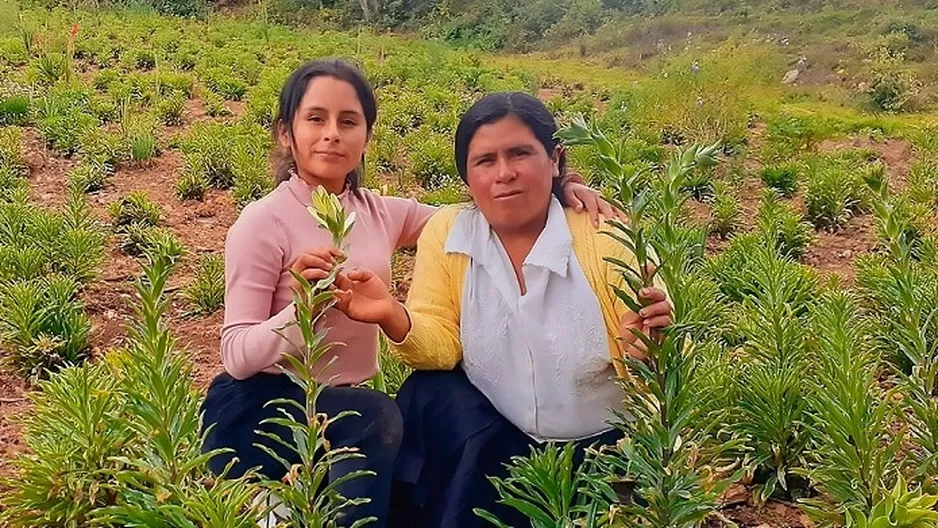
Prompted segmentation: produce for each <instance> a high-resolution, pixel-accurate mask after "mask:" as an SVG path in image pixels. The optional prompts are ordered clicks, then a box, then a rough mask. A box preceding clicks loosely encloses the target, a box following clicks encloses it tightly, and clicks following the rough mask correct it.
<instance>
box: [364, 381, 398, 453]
mask: <svg viewBox="0 0 938 528" xmlns="http://www.w3.org/2000/svg"><path fill="white" fill-rule="evenodd" d="M368 394H369V397H368V399H369V401H368V402H367V404H366V405H365V407H366V408H367V409H368V413H369V414H371V416H369V418H370V419H371V420H373V421H374V424H375V428H374V434H375V437H376V438H377V440H378V441H379V442H380V443H381V445H382V446H386V447H394V448H396V447H397V446H399V445H400V443H401V439H402V438H403V436H404V418H403V417H402V416H401V409H400V407H398V406H397V402H395V401H394V400H392V399H391V397H390V396H388V395H387V394H384V393H383V392H370V393H368ZM359 412H361V411H359ZM362 414H364V412H363V413H362Z"/></svg>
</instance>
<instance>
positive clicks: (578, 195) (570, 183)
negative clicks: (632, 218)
mask: <svg viewBox="0 0 938 528" xmlns="http://www.w3.org/2000/svg"><path fill="white" fill-rule="evenodd" d="M585 183H586V182H585V181H584V180H583V178H582V177H581V176H580V175H579V174H577V173H575V172H571V173H569V174H567V175H566V176H565V177H564V180H563V199H564V202H566V204H567V205H569V206H570V207H572V208H573V210H574V211H578V212H582V211H583V210H584V209H585V210H586V212H587V213H588V214H589V215H590V220H592V222H593V225H594V226H595V227H599V222H600V220H602V219H603V218H621V217H622V216H621V215H622V212H621V211H619V210H618V209H616V208H614V207H613V206H612V205H611V204H610V203H609V202H607V201H606V199H605V198H603V195H602V194H601V193H599V192H598V191H595V190H593V189H591V188H589V187H587V186H586V185H585Z"/></svg>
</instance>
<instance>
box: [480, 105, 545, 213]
mask: <svg viewBox="0 0 938 528" xmlns="http://www.w3.org/2000/svg"><path fill="white" fill-rule="evenodd" d="M557 159H558V156H557V153H556V152H552V153H550V154H548V152H547V151H546V150H545V149H544V145H542V144H541V142H540V141H538V139H537V137H535V136H534V133H533V132H532V131H531V129H530V128H528V126H527V125H525V124H524V122H523V121H521V120H520V119H518V118H517V117H515V116H507V117H504V118H502V119H500V120H498V121H496V122H494V123H490V124H487V125H482V126H481V127H479V128H478V130H476V133H475V135H474V136H473V137H472V139H471V140H470V141H469V155H468V156H467V158H466V171H467V178H466V179H467V181H468V184H469V195H470V196H471V197H472V199H473V201H475V203H476V205H477V206H478V207H479V209H480V210H481V211H482V214H483V215H485V218H486V220H488V222H489V225H491V226H492V227H493V228H495V229H496V230H518V229H523V228H526V227H533V226H535V225H537V224H538V223H543V222H544V219H546V218H547V207H548V206H549V204H550V194H551V184H552V181H553V178H554V177H555V176H557V175H558V166H557ZM539 227H543V226H539Z"/></svg>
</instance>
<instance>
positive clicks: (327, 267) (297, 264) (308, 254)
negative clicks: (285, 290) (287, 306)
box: [290, 247, 345, 291]
mask: <svg viewBox="0 0 938 528" xmlns="http://www.w3.org/2000/svg"><path fill="white" fill-rule="evenodd" d="M343 256H345V254H344V253H342V251H341V250H338V249H336V248H334V247H316V248H312V249H310V250H308V251H304V252H303V253H301V254H300V256H298V257H296V260H294V261H293V264H291V265H290V269H291V270H293V271H295V272H296V273H298V274H300V275H301V276H302V277H303V278H304V279H306V280H308V281H309V282H315V281H318V280H322V279H325V278H326V277H328V276H329V273H331V272H332V268H333V267H335V265H336V259H337V258H342V257H343ZM290 287H292V288H293V290H294V291H300V283H299V282H297V280H296V279H294V278H293V276H291V277H290Z"/></svg>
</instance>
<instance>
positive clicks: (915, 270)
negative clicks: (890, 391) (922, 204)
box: [861, 172, 938, 493]
mask: <svg viewBox="0 0 938 528" xmlns="http://www.w3.org/2000/svg"><path fill="white" fill-rule="evenodd" d="M866 176H867V180H866V181H867V184H868V185H869V186H870V188H871V189H872V190H873V192H874V193H875V195H876V198H875V200H874V202H873V207H874V211H875V213H876V219H877V223H878V224H879V232H880V233H881V234H882V236H883V237H884V238H885V240H884V242H885V244H886V249H887V254H886V258H885V259H884V261H883V262H882V264H881V265H882V268H881V269H880V270H879V272H878V273H877V275H875V277H877V280H875V281H874V280H871V277H870V276H869V275H868V274H869V273H870V270H865V273H864V274H863V275H861V284H863V285H864V286H865V287H867V288H869V289H870V290H871V291H870V293H871V296H872V297H873V298H874V299H875V300H878V301H879V302H880V303H881V306H882V307H883V309H884V310H883V311H884V313H883V314H882V325H883V326H882V328H881V330H880V335H879V342H880V345H881V346H882V348H883V350H884V352H887V353H891V354H892V357H891V359H892V360H893V363H894V367H895V370H896V372H897V374H898V375H899V376H900V379H901V381H902V389H903V392H904V396H905V398H904V403H905V406H906V410H907V414H908V416H909V418H908V420H909V424H910V439H911V440H912V442H913V443H914V444H915V445H916V448H915V449H914V450H913V451H912V452H911V455H912V456H911V457H910V458H911V461H912V463H913V467H912V469H913V471H914V475H915V476H916V478H917V479H920V481H921V483H922V484H923V485H925V486H926V487H927V489H928V491H929V492H931V493H938V477H936V475H938V267H936V266H935V264H936V263H935V260H934V259H935V255H934V254H933V253H930V252H925V251H922V249H923V247H924V246H925V243H924V241H923V240H919V239H916V238H914V237H913V236H911V235H910V230H909V226H908V223H907V222H908V221H909V219H907V218H906V217H904V216H901V215H897V214H896V213H895V208H894V206H893V203H892V202H891V200H890V195H889V190H888V187H887V186H886V183H885V180H884V177H883V173H882V172H869V173H867V175H866ZM919 258H922V259H923V260H922V261H919Z"/></svg>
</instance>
